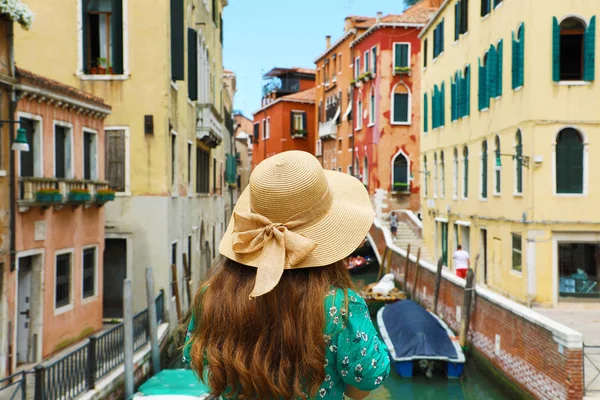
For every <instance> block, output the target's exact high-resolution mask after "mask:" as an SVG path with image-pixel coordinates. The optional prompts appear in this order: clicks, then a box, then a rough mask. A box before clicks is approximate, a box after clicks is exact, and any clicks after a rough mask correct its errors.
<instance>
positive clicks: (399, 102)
mask: <svg viewBox="0 0 600 400" xmlns="http://www.w3.org/2000/svg"><path fill="white" fill-rule="evenodd" d="M406 121H408V93H395V94H394V122H406Z"/></svg>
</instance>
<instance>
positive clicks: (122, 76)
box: [75, 0, 176, 87]
mask: <svg viewBox="0 0 600 400" xmlns="http://www.w3.org/2000/svg"><path fill="white" fill-rule="evenodd" d="M128 10H129V5H128V0H123V73H122V74H120V75H87V74H85V73H84V72H83V57H84V54H83V0H77V71H76V72H75V75H76V76H77V77H78V78H79V79H81V80H86V81H124V80H127V79H129V76H130V73H129V24H128V19H129V12H128ZM175 87H176V86H175Z"/></svg>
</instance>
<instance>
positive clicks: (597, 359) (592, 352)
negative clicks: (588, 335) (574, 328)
mask: <svg viewBox="0 0 600 400" xmlns="http://www.w3.org/2000/svg"><path fill="white" fill-rule="evenodd" d="M583 386H584V394H586V395H591V394H596V393H600V346H587V345H585V343H584V345H583Z"/></svg>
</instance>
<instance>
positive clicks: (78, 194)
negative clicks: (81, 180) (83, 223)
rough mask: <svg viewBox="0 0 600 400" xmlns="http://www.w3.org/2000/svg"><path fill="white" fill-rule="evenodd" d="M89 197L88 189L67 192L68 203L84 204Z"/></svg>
mask: <svg viewBox="0 0 600 400" xmlns="http://www.w3.org/2000/svg"><path fill="white" fill-rule="evenodd" d="M90 198H91V195H90V191H89V190H88V189H71V191H70V192H69V202H70V203H85V202H86V201H90Z"/></svg>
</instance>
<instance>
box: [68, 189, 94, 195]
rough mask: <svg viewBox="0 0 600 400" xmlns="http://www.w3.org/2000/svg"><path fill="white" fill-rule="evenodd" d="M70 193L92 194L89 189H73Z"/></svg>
mask: <svg viewBox="0 0 600 400" xmlns="http://www.w3.org/2000/svg"><path fill="white" fill-rule="evenodd" d="M69 194H90V191H89V190H88V189H71V191H70V192H69Z"/></svg>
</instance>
